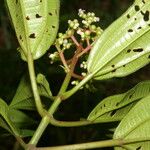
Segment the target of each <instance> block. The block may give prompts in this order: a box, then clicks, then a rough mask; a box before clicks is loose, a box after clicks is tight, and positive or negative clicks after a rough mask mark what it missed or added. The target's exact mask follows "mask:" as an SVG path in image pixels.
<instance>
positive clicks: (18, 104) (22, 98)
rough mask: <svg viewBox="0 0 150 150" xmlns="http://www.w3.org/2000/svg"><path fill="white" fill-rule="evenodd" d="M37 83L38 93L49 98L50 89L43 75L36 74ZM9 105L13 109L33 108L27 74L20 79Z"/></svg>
mask: <svg viewBox="0 0 150 150" xmlns="http://www.w3.org/2000/svg"><path fill="white" fill-rule="evenodd" d="M37 83H38V90H39V94H40V95H42V96H45V97H48V98H50V97H51V96H52V93H51V91H50V88H49V84H48V82H47V80H46V78H45V77H44V75H42V74H39V75H37ZM9 106H10V107H11V108H14V109H27V110H34V109H35V103H34V98H33V93H32V89H31V85H30V81H29V79H28V78H27V76H24V77H23V78H22V79H21V81H20V84H19V87H18V89H17V91H16V94H15V96H14V98H13V100H12V101H11V103H10V105H9Z"/></svg>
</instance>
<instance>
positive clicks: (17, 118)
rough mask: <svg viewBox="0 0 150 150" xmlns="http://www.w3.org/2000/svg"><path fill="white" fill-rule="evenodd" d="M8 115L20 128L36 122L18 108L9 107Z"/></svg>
mask: <svg viewBox="0 0 150 150" xmlns="http://www.w3.org/2000/svg"><path fill="white" fill-rule="evenodd" d="M8 115H9V118H10V120H11V121H12V122H13V124H14V125H15V126H16V127H17V128H20V129H23V128H26V127H28V126H31V125H33V124H35V123H36V121H34V120H33V119H32V118H30V117H29V116H27V115H26V114H25V113H23V112H22V111H20V110H16V109H9V112H8Z"/></svg>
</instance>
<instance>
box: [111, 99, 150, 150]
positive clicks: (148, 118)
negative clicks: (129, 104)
mask: <svg viewBox="0 0 150 150" xmlns="http://www.w3.org/2000/svg"><path fill="white" fill-rule="evenodd" d="M149 125H150V96H147V97H145V98H143V99H142V100H141V101H139V102H138V103H137V104H136V105H135V106H134V107H133V108H132V109H131V110H130V111H129V113H128V114H127V115H126V116H125V117H124V118H123V120H122V121H121V122H120V124H119V126H118V127H117V129H116V131H115V133H114V139H124V140H128V139H130V140H131V139H142V138H143V139H146V138H147V139H148V140H149V139H150V128H149ZM125 147H126V149H132V150H136V149H138V150H140V149H141V150H142V149H143V150H148V149H149V148H150V141H145V142H135V143H133V144H128V145H126V146H125ZM115 150H124V148H121V147H120V148H118V147H117V148H115Z"/></svg>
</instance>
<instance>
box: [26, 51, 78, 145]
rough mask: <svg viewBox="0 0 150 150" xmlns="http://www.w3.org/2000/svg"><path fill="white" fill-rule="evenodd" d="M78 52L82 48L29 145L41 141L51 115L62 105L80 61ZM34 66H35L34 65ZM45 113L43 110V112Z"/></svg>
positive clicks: (74, 58) (75, 56)
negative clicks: (62, 97) (62, 98)
mask: <svg viewBox="0 0 150 150" xmlns="http://www.w3.org/2000/svg"><path fill="white" fill-rule="evenodd" d="M78 52H80V49H78V50H77V52H76V54H75V55H74V57H73V59H72V63H71V66H70V71H69V72H68V73H67V75H66V77H65V80H64V82H63V84H62V86H61V88H60V91H59V93H58V97H57V98H56V100H54V102H53V104H52V105H51V107H50V109H49V110H48V114H49V115H45V116H44V117H43V118H42V120H41V122H40V124H39V126H38V128H37V130H36V131H35V133H34V135H33V137H32V138H31V140H30V142H29V145H36V144H37V143H38V141H39V139H40V138H41V136H42V134H43V132H44V131H45V129H46V127H47V126H48V124H49V122H50V118H49V116H52V115H53V114H54V113H55V111H56V109H57V108H58V106H59V105H60V103H61V96H62V94H63V93H64V92H65V91H66V89H67V87H68V85H69V83H70V80H71V74H72V72H73V71H74V68H75V65H76V63H77V61H78V58H77V55H78ZM32 67H33V66H32ZM42 113H43V112H42Z"/></svg>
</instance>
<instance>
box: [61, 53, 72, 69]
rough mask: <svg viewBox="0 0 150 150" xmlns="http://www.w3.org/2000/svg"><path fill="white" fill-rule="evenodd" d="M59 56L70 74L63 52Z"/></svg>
mask: <svg viewBox="0 0 150 150" xmlns="http://www.w3.org/2000/svg"><path fill="white" fill-rule="evenodd" d="M59 56H60V59H61V61H62V63H63V65H64V66H65V68H66V70H67V72H69V70H70V69H69V67H68V65H67V62H66V59H65V57H64V54H63V52H62V51H59Z"/></svg>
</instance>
